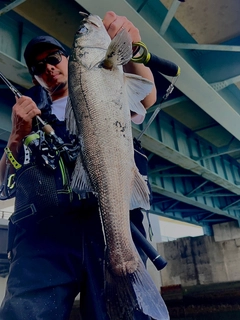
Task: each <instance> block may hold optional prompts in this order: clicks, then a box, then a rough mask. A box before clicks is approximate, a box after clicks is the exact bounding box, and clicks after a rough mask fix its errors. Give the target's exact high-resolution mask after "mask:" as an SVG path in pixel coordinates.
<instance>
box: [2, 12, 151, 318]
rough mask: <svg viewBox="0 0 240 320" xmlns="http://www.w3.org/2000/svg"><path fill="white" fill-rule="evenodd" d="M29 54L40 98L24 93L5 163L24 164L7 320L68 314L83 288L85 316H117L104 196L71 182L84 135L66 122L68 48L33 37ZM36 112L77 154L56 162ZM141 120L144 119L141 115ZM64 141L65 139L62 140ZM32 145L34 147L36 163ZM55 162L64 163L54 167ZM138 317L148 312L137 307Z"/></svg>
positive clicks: (125, 24)
mask: <svg viewBox="0 0 240 320" xmlns="http://www.w3.org/2000/svg"><path fill="white" fill-rule="evenodd" d="M103 23H104V25H105V27H106V30H107V31H108V33H109V35H110V37H111V38H113V37H114V36H115V35H116V34H117V33H118V32H119V30H120V29H121V28H125V29H126V30H127V31H128V33H129V35H130V37H131V39H132V42H133V43H134V42H138V41H140V40H141V39H140V34H139V31H138V29H137V28H136V27H134V26H133V24H132V23H131V22H130V21H129V20H128V19H126V18H125V17H121V16H117V15H116V14H115V13H113V12H107V13H106V15H105V17H104V19H103ZM24 57H25V60H26V64H27V66H28V68H29V71H30V74H31V75H32V77H33V82H34V84H36V87H35V89H36V90H33V91H30V95H32V97H33V99H32V98H30V97H28V96H22V97H21V98H16V103H15V105H14V106H13V110H12V132H11V134H10V137H9V141H8V144H7V148H8V149H6V150H7V153H8V160H7V158H6V155H3V157H2V159H1V163H0V173H1V178H2V180H3V177H4V172H5V170H6V163H7V164H8V166H11V171H14V168H15V169H16V168H18V165H19V166H20V167H21V166H22V167H23V168H22V167H21V168H20V169H18V170H17V174H16V176H17V178H16V202H15V211H14V214H13V215H12V217H11V219H10V222H9V244H8V249H9V257H10V260H11V265H10V272H9V279H8V283H7V289H6V295H5V299H4V301H3V304H2V307H1V309H0V320H24V319H26V320H34V319H44V320H53V319H57V320H67V319H68V318H69V315H70V311H71V308H72V305H73V301H74V299H75V297H76V295H77V294H78V293H79V292H81V306H80V308H81V317H82V319H83V320H100V319H101V320H109V318H108V316H107V313H106V306H105V303H104V298H103V295H104V284H103V270H102V266H103V260H104V255H103V248H104V242H103V236H102V229H101V222H100V219H99V214H98V209H97V204H96V200H95V199H93V197H91V195H88V194H87V195H86V197H85V198H84V199H79V197H78V196H77V195H76V194H73V192H72V191H71V190H69V188H68V183H67V182H66V181H67V179H68V178H69V175H70V174H71V172H72V170H73V167H74V159H73V160H72V159H71V156H72V158H74V156H73V154H74V152H72V153H71V151H72V150H73V151H74V150H75V148H76V146H77V141H76V138H75V137H69V136H68V135H67V132H66V128H65V122H64V117H65V106H66V100H67V96H68V54H67V52H66V51H65V49H64V48H63V47H62V45H61V44H60V43H59V42H58V41H56V40H55V39H53V38H52V37H45V36H44V37H37V38H34V39H33V40H31V41H30V42H29V44H28V45H27V47H26V49H25V52H24ZM124 68H125V71H127V72H130V73H135V74H138V75H141V76H143V77H145V78H147V79H149V80H151V81H153V75H152V73H151V71H150V70H149V69H148V68H146V67H145V66H143V65H141V64H134V63H132V62H129V63H128V64H127V65H126V66H125V67H124ZM39 85H40V87H39ZM41 88H44V89H45V91H46V92H47V93H48V96H47V95H46V96H43V98H42V100H41V102H42V104H43V105H44V107H43V108H42V109H41V110H40V109H39V104H38V105H37V104H36V103H35V102H34V97H35V94H36V92H38V89H40V92H42V91H41ZM49 98H50V101H49ZM155 101H156V89H155V87H153V90H152V92H151V93H150V94H149V95H148V96H147V97H146V98H145V99H144V100H143V101H142V103H143V105H144V107H145V108H146V109H147V108H148V107H150V106H151V105H152V104H153V103H154V102H155ZM36 116H41V117H42V118H43V119H44V120H46V121H47V122H48V123H50V124H51V125H52V127H53V128H54V130H55V132H56V134H57V137H60V138H61V139H62V140H63V141H64V146H65V147H66V146H67V148H68V149H69V150H70V151H69V152H70V153H67V152H66V153H65V155H68V156H69V154H70V157H66V159H65V158H64V165H62V163H61V166H60V165H59V164H58V161H59V163H60V160H59V159H58V158H57V159H58V160H57V162H55V161H54V157H52V155H53V151H54V149H51V147H52V146H51V145H49V144H48V143H45V141H42V140H41V139H43V138H42V136H41V133H39V132H38V129H39V128H40V127H41V123H39V122H38V119H37V118H36ZM133 120H134V121H136V122H139V121H141V119H139V118H138V116H137V115H133ZM32 131H34V132H35V133H36V132H37V134H36V135H35V133H34V134H32ZM26 137H27V138H26ZM62 140H58V139H57V143H58V145H60V146H61V145H62V144H61V141H62ZM24 141H25V142H24ZM42 144H43V146H44V148H42V149H40V146H42ZM26 145H28V146H30V149H31V148H32V149H31V150H32V153H30V155H28V157H30V158H31V161H29V159H28V158H27V156H26ZM46 150H47V152H46ZM56 154H57V153H56ZM56 154H55V155H56ZM23 164H24V166H23ZM51 166H52V167H54V168H55V167H57V168H56V169H54V170H53V171H51ZM46 167H47V169H48V170H49V171H47V169H46ZM48 167H50V168H48ZM60 167H61V168H60ZM19 172H20V173H19ZM54 190H55V191H56V192H54ZM138 213H139V211H138ZM132 214H133V215H134V213H132ZM135 218H136V217H135ZM140 219H141V216H140ZM135 319H148V317H145V316H143V315H142V314H141V313H139V314H137V313H136V315H135Z"/></svg>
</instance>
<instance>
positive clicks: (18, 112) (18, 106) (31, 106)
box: [10, 96, 41, 143]
mask: <svg viewBox="0 0 240 320" xmlns="http://www.w3.org/2000/svg"><path fill="white" fill-rule="evenodd" d="M40 114H41V111H40V110H39V109H38V107H37V105H36V103H35V102H34V101H33V100H32V99H31V98H29V97H27V96H22V97H21V98H17V97H16V103H15V105H14V106H13V108H12V132H11V135H10V139H11V140H12V142H15V143H17V142H19V143H20V142H21V141H22V139H23V138H24V137H25V136H26V135H28V134H29V133H30V132H31V131H32V119H33V118H34V117H36V116H37V115H40Z"/></svg>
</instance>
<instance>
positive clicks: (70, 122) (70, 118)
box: [65, 97, 78, 135]
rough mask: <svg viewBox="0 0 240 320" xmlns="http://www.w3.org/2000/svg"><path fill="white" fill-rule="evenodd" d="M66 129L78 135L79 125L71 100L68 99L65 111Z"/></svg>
mask: <svg viewBox="0 0 240 320" xmlns="http://www.w3.org/2000/svg"><path fill="white" fill-rule="evenodd" d="M65 119H66V127H67V130H68V131H69V133H70V134H74V135H78V129H77V124H76V120H75V116H74V112H73V107H72V103H71V100H70V98H69V97H68V99H67V105H66V111H65Z"/></svg>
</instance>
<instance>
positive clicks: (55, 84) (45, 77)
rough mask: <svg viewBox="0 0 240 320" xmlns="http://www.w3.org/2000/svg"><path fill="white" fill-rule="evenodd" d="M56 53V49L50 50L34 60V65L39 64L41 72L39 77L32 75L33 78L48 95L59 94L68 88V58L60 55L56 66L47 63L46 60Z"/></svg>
mask: <svg viewBox="0 0 240 320" xmlns="http://www.w3.org/2000/svg"><path fill="white" fill-rule="evenodd" d="M57 51H58V49H57V48H51V49H48V50H45V51H44V52H42V53H40V54H38V55H37V56H36V58H35V62H36V63H35V65H36V64H37V63H39V62H40V64H41V66H42V67H43V72H42V73H41V74H40V75H34V78H35V79H36V80H37V82H38V83H39V84H40V85H41V86H42V87H44V88H45V89H46V90H47V91H48V92H49V93H50V95H54V93H56V94H57V93H58V94H59V93H60V91H62V90H66V89H67V88H68V58H66V57H65V56H64V55H61V56H60V59H61V61H60V62H59V63H58V64H55V65H52V64H50V63H47V62H48V59H47V58H48V57H49V56H51V55H52V54H54V53H56V52H57ZM45 59H46V60H45Z"/></svg>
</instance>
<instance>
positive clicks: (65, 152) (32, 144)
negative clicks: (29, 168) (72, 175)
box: [24, 125, 79, 170]
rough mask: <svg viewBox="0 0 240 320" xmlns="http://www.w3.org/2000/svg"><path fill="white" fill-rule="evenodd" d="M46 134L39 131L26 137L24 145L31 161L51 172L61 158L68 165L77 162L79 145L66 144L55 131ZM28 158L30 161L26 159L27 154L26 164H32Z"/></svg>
mask: <svg viewBox="0 0 240 320" xmlns="http://www.w3.org/2000/svg"><path fill="white" fill-rule="evenodd" d="M46 126H47V125H46ZM45 129H46V128H45ZM45 133H46V132H43V131H42V130H39V131H37V132H32V133H31V134H29V135H28V136H26V137H25V139H24V145H25V147H27V149H28V151H29V152H30V155H31V158H32V159H31V161H32V160H34V161H35V162H36V163H39V164H40V165H42V166H44V167H45V168H47V169H50V170H55V169H56V167H57V165H58V162H59V158H60V156H61V157H62V158H63V159H64V161H65V162H66V163H72V162H75V161H76V159H77V156H78V154H79V146H78V145H77V144H76V145H71V144H68V145H67V144H65V143H64V141H63V140H62V139H61V138H60V137H58V136H57V135H56V134H55V133H54V131H51V132H50V133H49V134H45ZM27 158H28V160H27V159H26V152H25V159H24V163H25V164H26V163H27V162H30V157H28V156H27Z"/></svg>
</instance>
